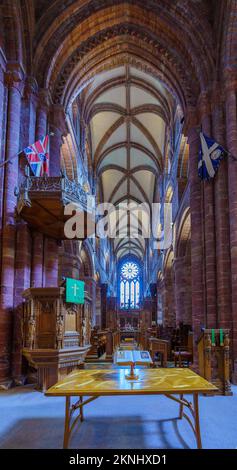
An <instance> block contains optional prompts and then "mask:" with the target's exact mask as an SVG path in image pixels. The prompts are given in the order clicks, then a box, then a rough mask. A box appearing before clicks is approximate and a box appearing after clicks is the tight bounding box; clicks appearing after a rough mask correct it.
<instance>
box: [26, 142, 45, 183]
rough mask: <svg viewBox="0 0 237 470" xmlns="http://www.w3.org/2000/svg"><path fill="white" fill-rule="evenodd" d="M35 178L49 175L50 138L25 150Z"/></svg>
mask: <svg viewBox="0 0 237 470" xmlns="http://www.w3.org/2000/svg"><path fill="white" fill-rule="evenodd" d="M23 152H24V154H25V156H26V158H27V161H28V163H29V165H30V168H31V170H32V172H33V174H34V176H43V175H45V174H46V175H49V136H48V135H46V136H44V137H42V138H40V139H39V140H37V142H35V143H34V144H33V145H29V147H26V148H25V149H24V150H23Z"/></svg>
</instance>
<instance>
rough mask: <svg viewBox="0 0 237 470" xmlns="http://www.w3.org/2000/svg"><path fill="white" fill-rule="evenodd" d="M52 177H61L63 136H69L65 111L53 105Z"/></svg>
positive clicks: (50, 166) (51, 129)
mask: <svg viewBox="0 0 237 470" xmlns="http://www.w3.org/2000/svg"><path fill="white" fill-rule="evenodd" d="M50 132H52V133H53V135H52V136H51V137H50V162H49V170H50V176H60V168H61V165H60V159H61V156H60V152H61V146H62V136H63V135H66V134H67V128H66V121H65V113H64V109H63V107H62V106H61V105H53V106H52V107H51V112H50Z"/></svg>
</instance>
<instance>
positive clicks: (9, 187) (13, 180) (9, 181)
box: [0, 66, 23, 387]
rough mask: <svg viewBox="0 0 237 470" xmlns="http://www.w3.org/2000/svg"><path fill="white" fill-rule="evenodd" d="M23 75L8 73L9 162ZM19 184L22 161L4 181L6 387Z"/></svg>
mask: <svg viewBox="0 0 237 470" xmlns="http://www.w3.org/2000/svg"><path fill="white" fill-rule="evenodd" d="M22 79H23V74H22V71H21V68H20V66H18V67H17V66H15V67H14V68H12V69H9V70H8V72H7V73H6V85H7V87H8V112H7V138H6V159H9V158H12V157H15V156H16V155H17V154H18V152H19V136H20V113H21V92H22ZM17 183H18V158H14V160H12V164H7V165H6V169H5V181H4V201H3V211H4V212H3V213H4V217H3V228H2V276H1V297H0V357H1V363H0V382H1V384H2V387H7V386H9V385H10V383H11V377H10V376H11V364H10V358H11V341H12V326H13V304H14V281H15V279H14V269H15V234H16V224H15V207H16V196H15V195H14V188H15V186H16V185H17Z"/></svg>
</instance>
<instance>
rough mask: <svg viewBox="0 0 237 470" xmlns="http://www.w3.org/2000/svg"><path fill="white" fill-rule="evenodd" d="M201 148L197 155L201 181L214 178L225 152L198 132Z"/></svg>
mask: <svg viewBox="0 0 237 470" xmlns="http://www.w3.org/2000/svg"><path fill="white" fill-rule="evenodd" d="M200 139H201V146H200V150H199V155H198V175H199V176H200V178H201V179H202V180H209V179H210V178H213V177H214V176H215V173H216V172H217V170H218V167H219V165H220V162H221V160H222V158H223V157H224V156H225V155H226V154H227V152H226V150H225V149H224V148H223V147H222V146H221V145H219V144H218V143H217V142H215V140H213V139H210V137H207V136H206V135H204V134H203V133H202V132H200Z"/></svg>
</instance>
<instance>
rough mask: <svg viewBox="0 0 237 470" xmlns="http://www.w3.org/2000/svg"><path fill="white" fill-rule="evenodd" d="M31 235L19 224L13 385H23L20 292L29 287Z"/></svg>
mask: <svg viewBox="0 0 237 470" xmlns="http://www.w3.org/2000/svg"><path fill="white" fill-rule="evenodd" d="M30 271H31V235H30V231H29V228H28V225H27V224H26V223H23V222H20V223H19V225H18V226H17V235H16V263H15V295H14V331H13V345H12V377H13V380H14V384H16V385H19V384H22V383H24V377H23V376H22V345H23V309H22V292H23V291H24V290H25V289H28V288H29V287H30Z"/></svg>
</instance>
